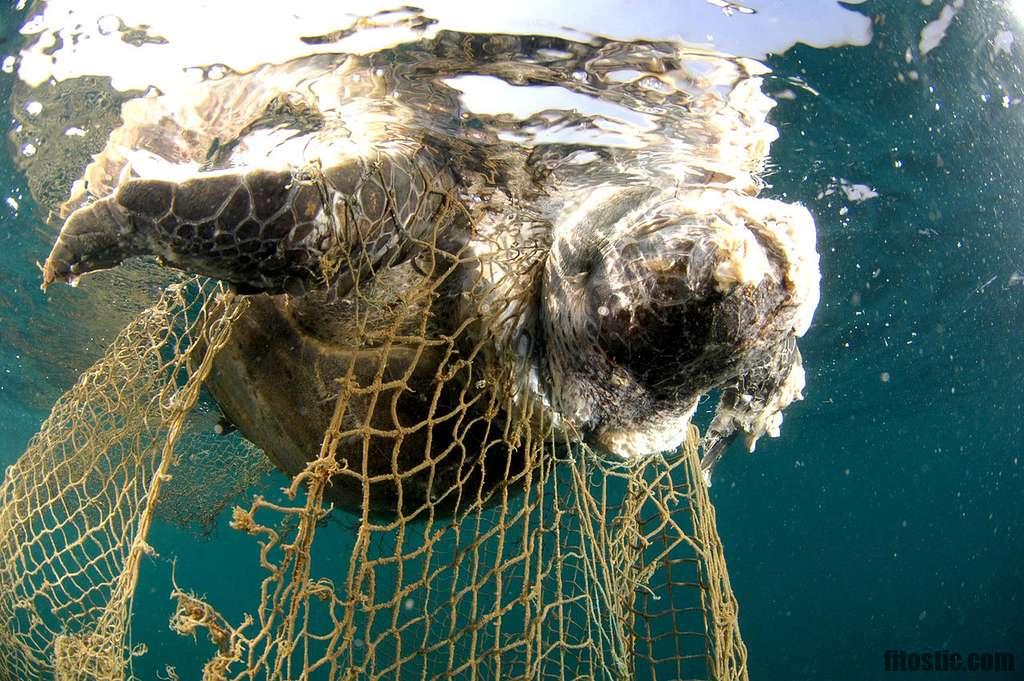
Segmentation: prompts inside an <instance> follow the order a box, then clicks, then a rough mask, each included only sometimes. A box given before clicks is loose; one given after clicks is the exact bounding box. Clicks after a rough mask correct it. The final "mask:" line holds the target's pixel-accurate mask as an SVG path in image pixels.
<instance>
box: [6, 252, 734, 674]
mask: <svg viewBox="0 0 1024 681" xmlns="http://www.w3.org/2000/svg"><path fill="white" fill-rule="evenodd" d="M428 246H429V248H426V249H425V252H427V253H431V254H432V256H431V258H432V261H431V263H429V264H425V263H424V261H423V258H418V260H419V264H418V266H417V268H416V269H417V271H418V272H420V273H421V274H420V279H416V280H413V281H414V282H415V285H409V281H410V280H409V279H408V278H406V277H394V278H393V281H394V282H395V283H394V284H393V285H390V284H387V281H388V279H387V278H386V277H383V278H382V279H381V280H380V281H377V280H374V281H373V286H370V285H369V284H367V283H360V282H359V281H356V285H355V287H354V289H353V291H352V292H351V293H350V294H349V295H348V296H347V297H346V301H347V303H348V308H347V309H348V313H347V315H348V316H347V317H345V322H344V323H345V324H346V325H347V327H348V329H349V331H350V336H351V342H352V343H353V344H354V346H355V347H356V348H357V349H359V350H360V351H361V354H360V355H359V356H360V357H361V361H360V362H355V361H350V362H348V364H347V365H346V370H345V371H343V372H341V373H339V374H338V375H335V376H332V377H330V380H329V381H328V383H329V384H331V385H333V386H334V387H335V388H334V393H333V394H332V395H330V399H331V400H332V404H333V412H332V416H331V420H330V425H329V426H328V428H327V432H326V435H325V437H324V440H323V443H322V446H321V448H320V452H319V455H318V456H315V457H312V458H311V460H310V461H309V462H308V463H307V465H306V466H305V468H304V469H303V470H301V471H300V472H299V473H298V474H296V475H294V476H293V478H292V481H291V484H290V487H289V488H288V490H287V494H286V495H285V496H284V500H283V501H282V500H276V501H271V500H269V499H267V498H264V497H262V496H255V497H253V498H251V500H250V501H248V502H245V503H242V504H240V505H236V506H235V507H234V509H233V511H232V520H231V527H233V528H234V529H235V530H238V531H240V532H244V533H246V534H248V535H250V536H251V537H252V540H253V541H254V542H255V543H256V544H257V545H258V547H259V549H258V555H259V560H258V565H256V564H251V565H246V564H244V561H241V560H240V561H239V565H234V566H231V569H233V570H249V571H253V570H258V571H262V574H263V578H262V582H261V584H260V585H259V588H258V589H257V590H255V591H254V592H253V593H252V594H251V595H250V597H249V599H248V603H249V606H248V607H247V609H246V611H245V612H244V613H243V614H242V615H241V616H240V617H236V618H234V619H232V618H231V617H229V616H228V615H226V614H224V612H225V611H223V610H222V605H221V603H220V602H219V601H220V600H221V599H220V598H219V597H218V594H216V593H213V594H209V595H205V596H199V595H197V594H196V593H194V592H193V591H192V590H190V588H189V585H188V584H187V583H186V584H178V583H177V582H176V580H175V583H173V584H164V585H162V587H164V588H166V589H167V590H168V591H169V592H170V593H171V596H172V597H173V598H174V600H175V602H176V610H175V612H174V615H173V617H172V619H171V622H170V624H171V628H172V629H173V630H174V631H176V632H178V633H179V634H182V635H186V636H192V637H194V638H195V641H196V651H197V652H196V655H197V656H203V658H204V659H206V660H207V661H206V663H205V666H204V667H203V679H206V680H209V681H213V680H220V679H298V678H303V679H305V678H308V679H318V678H324V679H435V678H437V679H444V678H452V679H455V678H457V679H472V678H485V679H490V678H503V679H504V678H523V679H541V678H556V679H577V678H589V679H622V678H649V679H698V678H707V679H742V678H746V651H745V648H744V646H743V643H742V641H741V639H740V635H739V630H738V626H737V606H736V601H735V598H734V596H733V593H732V591H731V588H730V586H729V578H728V573H727V571H726V564H725V559H724V555H723V551H722V545H721V542H720V540H719V537H718V534H717V531H716V527H715V517H714V510H713V507H712V505H711V503H710V501H709V498H708V494H707V489H706V485H705V483H704V479H703V477H702V475H701V473H700V468H699V462H698V454H697V442H698V436H697V432H696V429H695V428H692V427H691V432H690V433H689V438H688V439H687V444H686V445H685V446H684V447H683V448H682V449H681V451H679V452H676V453H674V454H671V455H665V456H657V457H651V458H648V459H646V460H643V461H640V462H632V463H625V462H616V461H609V460H607V459H605V458H601V457H598V456H597V455H596V454H594V453H592V452H591V451H590V450H589V449H588V448H587V447H585V446H584V445H582V444H580V442H579V437H578V436H577V434H575V433H572V432H567V431H566V430H563V428H562V427H560V426H559V424H558V423H556V422H553V420H552V419H551V418H550V417H549V416H547V415H546V411H545V408H544V407H545V405H543V404H542V403H540V398H538V397H536V396H534V395H533V394H532V393H531V392H530V391H528V390H525V389H524V388H523V382H522V380H521V376H518V375H517V374H518V373H519V372H520V370H521V367H518V366H517V365H516V363H515V362H514V361H508V358H506V357H503V356H501V353H500V352H497V351H495V349H494V348H495V347H498V346H499V345H500V344H498V343H496V341H495V339H494V337H493V336H492V330H494V329H500V328H501V327H502V323H501V320H502V319H504V317H500V316H501V315H507V309H506V308H504V307H500V306H495V305H492V304H489V302H488V301H490V302H491V303H493V301H494V299H495V297H496V296H500V295H502V294H503V292H504V291H505V290H506V288H507V287H508V285H509V284H508V281H507V279H508V278H510V277H527V278H532V277H533V275H532V274H531V267H535V266H536V263H537V262H540V261H541V259H540V258H538V257H536V254H533V255H531V254H529V253H525V252H522V251H518V252H511V253H510V252H509V251H508V250H505V249H495V250H494V251H493V252H492V253H486V252H482V251H481V250H480V249H477V250H476V251H474V252H473V253H467V252H466V251H465V250H458V251H452V250H451V249H446V248H441V247H439V246H438V245H437V244H430V245H428ZM538 248H540V247H538ZM517 259H521V260H517ZM466 267H472V268H473V271H476V272H479V273H480V276H479V281H478V282H477V284H476V285H475V286H469V287H468V290H470V291H473V292H474V293H473V296H471V300H470V302H469V303H467V302H466V301H465V298H466V296H461V297H459V301H460V302H459V303H458V304H459V305H461V306H466V305H470V309H475V310H476V311H475V313H472V314H466V313H465V309H466V308H465V307H463V314H462V315H461V316H460V317H459V319H460V323H458V324H454V325H453V324H452V323H451V322H450V316H451V308H450V306H451V305H452V304H453V303H452V298H451V296H448V295H446V294H445V291H446V286H447V284H448V282H449V281H450V277H452V276H453V273H456V272H461V273H464V272H465V268H466ZM382 282H384V283H382ZM249 305H250V303H249V302H247V300H245V299H236V298H234V297H232V296H231V295H230V294H225V293H224V292H223V291H222V290H221V289H219V288H217V287H215V286H213V285H211V284H208V283H207V284H204V283H200V282H197V281H190V282H187V283H184V284H176V285H174V286H172V287H170V288H169V289H167V290H166V291H165V293H164V294H163V295H162V297H161V298H160V299H159V301H158V302H157V303H156V304H155V305H154V306H152V307H151V308H149V309H148V310H146V311H145V312H144V313H142V314H141V315H140V316H139V317H138V318H137V319H136V320H135V321H134V322H133V323H132V324H130V325H129V326H128V327H127V328H126V329H125V330H124V331H123V332H122V333H121V335H120V336H119V337H118V338H117V339H116V340H115V341H114V343H113V344H112V345H111V347H110V348H109V350H108V351H107V353H106V354H105V356H104V357H103V358H102V359H101V360H100V361H99V362H98V363H97V364H96V365H95V366H93V367H92V368H91V369H89V370H88V371H86V372H85V373H84V374H83V375H82V377H81V378H80V380H79V381H78V383H77V384H76V385H75V386H74V387H73V388H72V389H71V390H70V391H68V392H67V393H66V394H65V395H64V396H63V397H62V398H60V399H59V400H58V401H57V403H56V405H55V406H54V408H53V411H52V413H51V415H50V417H49V418H48V419H47V420H46V421H45V422H44V423H43V425H42V427H41V429H40V432H39V433H38V434H37V435H36V436H35V438H33V440H32V441H31V443H30V444H29V447H28V450H27V451H26V452H25V454H24V455H23V456H22V458H21V459H20V460H19V461H18V462H17V463H16V464H15V465H14V466H12V467H11V468H10V469H9V470H8V471H7V473H6V476H5V479H4V482H3V486H2V487H0V651H2V654H0V678H3V679H48V678H58V679H102V680H104V681H106V680H111V679H118V680H120V679H124V678H130V677H132V676H133V666H132V662H133V658H134V657H136V656H138V655H142V654H154V653H146V649H145V647H144V645H143V644H144V642H145V641H146V640H147V638H148V634H149V632H141V631H138V630H136V631H131V623H132V614H133V609H132V604H133V595H134V593H135V590H136V586H137V582H138V576H139V566H140V562H141V561H143V560H145V559H146V556H147V554H150V553H152V552H153V550H154V549H153V548H152V547H150V545H149V543H148V541H147V540H148V532H149V530H150V527H151V525H152V523H153V520H154V514H155V513H156V512H157V509H158V508H159V506H160V500H161V495H162V494H163V492H164V490H165V488H166V489H170V490H175V489H177V490H185V491H182V492H178V494H179V495H180V496H179V501H178V502H175V498H174V494H172V495H171V496H170V499H169V500H168V499H167V498H165V499H164V502H163V503H165V504H168V505H169V506H170V508H172V509H173V508H179V509H180V508H182V506H184V505H185V504H183V503H181V501H180V500H181V499H189V496H188V492H187V490H189V489H193V490H196V491H197V492H198V491H199V490H201V489H202V488H204V487H206V488H218V487H220V488H223V487H224V485H225V484H227V489H229V490H230V491H232V492H231V493H232V494H238V493H239V492H240V491H241V490H243V489H244V487H245V485H246V484H247V483H248V481H243V482H242V483H236V484H235V486H234V487H232V486H231V484H230V483H226V482H225V481H224V480H221V481H219V482H218V481H217V480H215V479H210V478H207V477H205V476H206V475H207V473H208V472H209V471H210V470H211V469H210V467H209V466H207V467H205V468H204V467H200V468H190V467H189V465H188V462H189V460H190V459H194V458H195V454H196V453H197V452H201V453H203V456H202V457H200V458H209V460H210V461H212V462H214V465H215V467H216V466H217V465H219V466H220V467H223V465H224V462H225V461H230V460H231V459H230V457H232V456H234V457H238V460H239V461H247V460H248V458H247V457H251V455H252V452H251V450H249V449H244V448H243V449H241V450H238V451H237V452H235V453H225V452H221V453H220V454H217V453H216V452H212V450H211V449H210V448H209V447H207V446H206V445H205V444H204V443H208V442H209V440H208V439H206V438H207V435H205V433H207V432H208V429H207V428H206V426H201V427H200V426H198V425H196V424H197V423H198V424H204V423H205V424H207V425H208V421H209V418H210V415H209V414H208V413H206V412H205V411H204V410H203V409H196V405H197V401H198V400H199V393H200V388H201V386H202V384H203V382H204V380H206V379H208V377H209V376H210V373H211V367H213V366H214V363H215V357H216V355H217V353H218V351H221V350H222V349H223V348H230V347H231V343H232V339H231V333H232V329H233V328H234V329H237V328H239V326H238V325H239V324H241V323H243V321H244V319H245V315H246V314H247V308H248V307H249ZM442 314H443V315H445V316H446V317H445V320H446V321H445V323H444V324H439V323H438V319H437V317H438V316H439V315H442ZM496 315H498V316H496ZM506 321H507V320H506ZM453 326H454V328H452V327H453ZM225 352H226V350H225ZM225 356H226V355H225ZM424 376H426V377H427V378H424ZM410 394H415V395H416V396H417V399H418V400H420V402H421V403H422V404H424V405H426V406H425V407H424V408H423V409H424V412H423V415H422V418H421V419H420V420H419V421H418V422H415V423H409V422H405V421H403V416H402V414H405V413H407V410H406V409H405V406H404V403H403V402H402V400H404V399H408V398H409V395H410ZM435 435H436V437H435ZM407 441H411V442H413V443H415V445H416V447H415V449H416V452H417V456H416V457H415V461H413V462H410V460H409V459H408V451H409V447H408V446H407V444H406V442H407ZM224 457H227V458H224ZM381 457H384V460H385V464H383V470H384V472H383V473H382V472H381V470H382V468H381V466H382V464H381ZM271 458H273V457H271ZM388 459H390V461H388ZM217 462H219V464H218V463H217ZM240 468H241V469H242V470H253V469H252V468H251V467H248V468H247V467H246V466H240ZM203 471H206V472H207V473H204V472H203ZM169 479H172V482H171V483H170V485H171V486H170V487H168V485H167V484H165V483H167V481H168V480H169ZM342 487H344V488H347V489H356V490H358V491H359V494H360V495H361V503H359V502H358V500H357V503H356V504H355V506H354V508H356V509H358V510H356V511H354V512H353V511H352V510H351V508H350V509H348V510H339V509H334V508H333V502H334V501H337V500H338V499H339V498H341V497H339V495H338V494H337V490H338V489H339V488H342ZM381 490H385V491H384V492H382V491H381ZM381 494H387V495H391V494H393V495H394V496H395V498H394V499H392V501H393V502H394V508H395V509H397V510H398V513H392V514H386V513H379V512H375V511H374V510H373V507H374V503H372V501H373V499H371V497H373V498H380V497H378V496H377V495H381ZM217 498H226V497H225V496H224V495H223V494H222V495H221V496H220V497H217V496H216V495H214V494H213V493H209V494H208V496H207V497H205V498H204V497H201V496H200V497H191V499H190V501H191V504H192V505H193V506H201V505H204V504H206V505H212V506H213V508H212V509H204V510H203V511H202V512H200V513H198V514H197V515H194V516H189V514H188V513H187V512H186V513H183V514H181V513H179V515H178V521H179V522H182V523H185V524H188V523H190V522H192V523H194V522H199V523H200V524H201V523H202V522H203V521H202V520H201V518H203V517H207V518H208V517H212V515H209V516H204V515H203V513H208V514H215V513H216V511H217V503H216V499H217ZM388 498H390V497H388ZM169 516H170V517H171V518H174V517H175V514H174V512H173V511H172V512H170V513H169ZM331 518H337V519H341V520H342V522H346V523H349V524H351V532H350V533H348V534H347V535H345V536H346V537H348V539H347V541H348V542H349V543H347V544H345V543H344V542H342V545H339V544H338V541H337V535H338V533H337V532H333V533H325V532H324V530H323V527H324V526H325V524H326V521H327V520H329V519H331ZM206 522H208V521H206ZM156 548H158V549H160V550H161V551H162V552H165V551H168V550H170V549H171V548H172V547H156ZM221 596H222V597H226V596H228V595H227V594H221ZM230 596H231V598H232V599H237V598H238V597H239V596H238V594H231V595H230ZM131 641H137V642H139V643H137V644H134V645H133V644H132V643H130V642H131ZM167 674H168V675H169V676H171V678H178V672H177V670H175V669H174V668H173V667H168V669H167Z"/></svg>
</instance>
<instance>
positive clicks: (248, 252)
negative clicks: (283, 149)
mask: <svg viewBox="0 0 1024 681" xmlns="http://www.w3.org/2000/svg"><path fill="white" fill-rule="evenodd" d="M426 162H427V159H426V157H425V155H424V154H416V155H410V156H405V157H403V156H400V155H394V154H384V153H377V154H373V155H371V156H369V157H366V158H348V159H344V160H342V161H340V162H338V163H335V164H334V165H332V166H330V167H328V168H326V169H324V170H321V169H320V168H319V166H310V167H309V168H308V169H302V170H299V171H293V170H290V169H285V170H264V169H255V170H245V169H238V170H235V169H231V170H225V171H216V172H209V173H197V174H195V175H193V176H192V177H190V178H188V179H184V180H181V181H173V180H167V179H150V178H137V179H129V180H126V181H124V182H122V183H121V185H120V186H119V187H118V188H117V190H116V191H115V192H114V193H113V194H112V195H111V196H108V197H106V198H103V199H100V200H98V201H95V202H93V203H91V204H88V205H86V206H83V207H82V208H79V209H78V210H76V211H75V212H73V213H72V214H71V216H70V217H69V218H68V220H67V222H66V223H65V224H64V227H63V229H62V230H61V233H60V236H59V237H58V238H57V242H56V244H55V245H54V247H53V250H52V251H51V252H50V255H49V257H48V258H47V260H46V263H45V265H44V269H43V287H44V288H45V287H46V286H47V285H49V284H50V283H52V282H54V281H61V280H62V281H67V282H69V283H71V284H74V283H75V282H76V281H77V279H78V278H79V277H81V276H82V275H84V274H87V273H89V272H92V271H95V270H99V269H105V268H109V267H115V266H117V265H119V264H120V263H122V262H123V261H124V260H126V259H127V258H130V257H133V256H142V255H153V256H157V257H158V258H159V259H160V260H161V261H163V262H164V263H165V264H167V265H170V266H173V267H177V268H179V269H182V270H185V271H188V272H193V273H196V274H202V275H205V276H209V277H213V278H215V279H220V280H222V281H225V282H227V283H229V284H231V285H233V286H235V287H236V288H237V289H238V290H239V291H240V292H242V293H259V292H267V293H284V292H288V293H292V294H300V293H303V292H305V291H308V290H311V289H314V288H319V287H322V286H324V285H328V284H329V285H333V286H337V287H338V288H339V289H340V292H341V293H344V292H345V291H347V290H348V288H350V287H351V283H352V281H353V280H354V279H355V278H356V277H357V276H359V275H365V276H372V273H373V271H374V270H375V269H376V268H379V267H386V266H389V265H392V264H395V263H397V262H399V261H401V260H404V259H405V258H406V257H408V255H409V253H410V252H411V251H412V249H413V248H414V246H415V242H417V241H418V240H427V239H428V238H429V236H430V233H431V230H434V229H437V228H438V225H437V222H438V220H440V218H441V216H440V215H439V210H440V207H441V205H442V204H443V203H444V201H445V200H446V198H447V193H448V190H450V188H451V185H452V183H451V181H450V180H448V181H445V179H444V178H445V176H444V175H443V173H442V172H441V171H439V170H437V169H436V168H435V167H433V166H429V165H425V164H426Z"/></svg>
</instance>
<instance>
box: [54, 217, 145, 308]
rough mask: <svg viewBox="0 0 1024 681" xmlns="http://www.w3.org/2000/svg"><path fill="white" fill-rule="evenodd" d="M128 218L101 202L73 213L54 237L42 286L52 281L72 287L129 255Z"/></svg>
mask: <svg viewBox="0 0 1024 681" xmlns="http://www.w3.org/2000/svg"><path fill="white" fill-rule="evenodd" d="M128 224H129V223H128V220H127V215H125V214H124V212H123V211H122V210H121V209H120V208H119V207H118V206H117V205H116V204H114V203H113V202H112V201H109V200H107V199H103V200H100V201H97V202H96V203H93V204H91V205H89V206H86V207H84V208H80V209H79V210H77V211H75V212H74V213H73V214H72V215H71V217H70V218H68V221H67V222H65V223H64V227H63V228H62V229H61V231H60V236H58V237H57V242H56V243H55V244H54V245H53V249H52V250H51V251H50V255H49V257H47V258H46V262H45V263H44V264H43V284H42V289H43V290H44V291H45V290H46V288H47V287H48V286H49V285H50V284H52V283H53V282H55V281H64V282H67V283H68V284H70V285H72V286H75V285H76V284H77V283H78V280H79V278H80V277H81V276H82V275H85V274H88V273H89V272H95V271H97V270H104V269H109V268H111V267H115V266H117V265H119V264H121V263H122V262H123V261H124V259H125V258H127V257H128V256H129V255H131V252H130V247H129V246H130V244H129V241H128V234H129V233H130V231H131V230H130V229H126V226H127V225H128Z"/></svg>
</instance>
